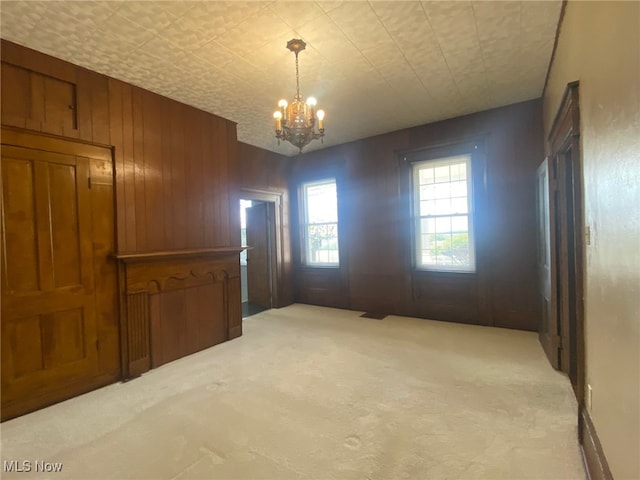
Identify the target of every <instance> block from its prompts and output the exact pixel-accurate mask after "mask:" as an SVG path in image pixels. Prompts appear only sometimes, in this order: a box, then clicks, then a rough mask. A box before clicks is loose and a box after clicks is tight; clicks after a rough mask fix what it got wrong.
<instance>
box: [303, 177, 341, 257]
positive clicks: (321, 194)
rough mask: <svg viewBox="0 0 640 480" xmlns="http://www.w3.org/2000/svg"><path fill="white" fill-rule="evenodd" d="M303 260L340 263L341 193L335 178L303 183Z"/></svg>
mask: <svg viewBox="0 0 640 480" xmlns="http://www.w3.org/2000/svg"><path fill="white" fill-rule="evenodd" d="M301 197H302V199H301V200H302V209H301V213H302V215H301V235H302V242H301V244H302V261H303V263H304V264H305V265H310V266H319V267H337V266H338V265H339V254H338V195H337V188H336V180H335V179H334V178H332V179H327V180H321V181H317V182H309V183H303V184H302V186H301Z"/></svg>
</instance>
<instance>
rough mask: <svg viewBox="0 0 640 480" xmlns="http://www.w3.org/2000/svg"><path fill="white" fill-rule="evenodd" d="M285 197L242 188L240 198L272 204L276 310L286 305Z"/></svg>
mask: <svg viewBox="0 0 640 480" xmlns="http://www.w3.org/2000/svg"><path fill="white" fill-rule="evenodd" d="M283 195H284V192H281V191H273V190H258V189H253V188H241V189H240V190H239V192H238V198H240V199H243V200H255V201H260V202H267V203H272V204H273V206H274V208H273V211H274V213H275V214H274V215H273V219H272V220H270V221H271V227H273V235H272V236H271V237H272V238H275V242H274V244H273V245H272V246H271V272H270V275H271V304H272V306H273V307H275V308H279V307H283V306H285V305H286V302H285V299H284V285H283V278H284V253H285V251H284V242H283V238H284V231H283V228H284V223H283V211H282V204H283V198H282V197H283Z"/></svg>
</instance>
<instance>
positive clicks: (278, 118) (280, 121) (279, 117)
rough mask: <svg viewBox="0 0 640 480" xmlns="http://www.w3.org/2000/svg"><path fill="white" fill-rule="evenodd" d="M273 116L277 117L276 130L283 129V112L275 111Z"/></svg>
mask: <svg viewBox="0 0 640 480" xmlns="http://www.w3.org/2000/svg"><path fill="white" fill-rule="evenodd" d="M273 118H275V119H276V132H281V131H282V120H281V119H282V113H281V112H273Z"/></svg>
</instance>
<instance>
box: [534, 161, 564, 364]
mask: <svg viewBox="0 0 640 480" xmlns="http://www.w3.org/2000/svg"><path fill="white" fill-rule="evenodd" d="M550 184H551V178H550V175H549V161H548V159H546V158H545V160H544V161H543V162H542V163H541V164H540V166H539V167H538V170H537V187H536V197H537V218H538V249H537V250H538V258H537V265H538V292H539V296H540V301H541V304H542V305H541V313H542V319H541V322H540V329H539V335H540V343H541V344H542V347H543V348H544V351H545V353H546V355H547V357H548V358H549V362H550V363H551V365H553V367H554V368H559V363H558V362H559V358H558V348H559V337H558V333H557V332H558V324H557V315H556V311H555V306H554V298H555V296H554V295H552V289H553V288H555V287H554V286H555V283H556V282H555V279H554V278H553V275H554V273H553V272H552V270H553V268H552V265H553V259H554V258H555V253H554V252H553V249H552V243H551V237H552V232H551V230H552V225H553V224H554V223H555V222H553V221H552V218H551V206H550V196H549V191H550V189H551V188H550Z"/></svg>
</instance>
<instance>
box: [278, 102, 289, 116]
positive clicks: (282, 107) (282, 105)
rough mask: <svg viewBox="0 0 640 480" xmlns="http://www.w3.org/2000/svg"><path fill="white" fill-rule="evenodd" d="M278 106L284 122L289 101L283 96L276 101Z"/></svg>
mask: <svg viewBox="0 0 640 480" xmlns="http://www.w3.org/2000/svg"><path fill="white" fill-rule="evenodd" d="M278 106H279V107H280V111H281V112H282V118H283V119H284V121H285V122H286V121H287V107H288V106H289V103H288V102H287V101H286V100H285V99H284V98H283V99H282V100H280V101H279V102H278Z"/></svg>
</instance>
